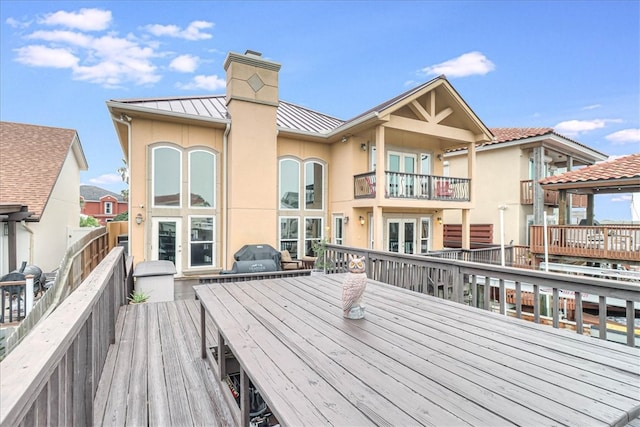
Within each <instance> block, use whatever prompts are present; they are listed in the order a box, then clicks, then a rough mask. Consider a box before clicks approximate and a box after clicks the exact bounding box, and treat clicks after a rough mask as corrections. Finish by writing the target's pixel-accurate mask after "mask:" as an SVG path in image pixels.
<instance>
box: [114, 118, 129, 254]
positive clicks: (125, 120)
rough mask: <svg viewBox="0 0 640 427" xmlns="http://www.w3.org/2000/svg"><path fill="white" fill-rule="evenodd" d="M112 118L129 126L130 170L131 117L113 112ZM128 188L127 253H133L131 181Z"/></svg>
mask: <svg viewBox="0 0 640 427" xmlns="http://www.w3.org/2000/svg"><path fill="white" fill-rule="evenodd" d="M111 119H112V120H113V121H114V122H118V123H121V124H123V125H125V126H126V127H127V168H128V169H129V172H130V171H131V169H130V167H131V117H129V116H127V115H126V114H121V115H120V118H117V117H115V116H114V115H113V114H111ZM129 180H131V177H129ZM127 189H128V190H129V203H128V205H129V220H128V221H127V253H128V254H130V255H131V254H133V252H131V238H132V237H133V236H132V235H131V232H132V227H131V222H132V220H133V218H134V217H133V215H132V214H133V194H131V181H129V182H127Z"/></svg>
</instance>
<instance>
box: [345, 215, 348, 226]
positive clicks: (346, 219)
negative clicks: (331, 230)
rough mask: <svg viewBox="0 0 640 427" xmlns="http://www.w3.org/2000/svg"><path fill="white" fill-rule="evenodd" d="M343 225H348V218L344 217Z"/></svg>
mask: <svg viewBox="0 0 640 427" xmlns="http://www.w3.org/2000/svg"><path fill="white" fill-rule="evenodd" d="M344 224H345V225H347V224H349V217H348V216H345V217H344Z"/></svg>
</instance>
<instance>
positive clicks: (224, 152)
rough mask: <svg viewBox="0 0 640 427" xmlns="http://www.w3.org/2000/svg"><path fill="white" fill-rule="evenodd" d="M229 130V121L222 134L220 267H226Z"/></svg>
mask: <svg viewBox="0 0 640 427" xmlns="http://www.w3.org/2000/svg"><path fill="white" fill-rule="evenodd" d="M230 131H231V123H227V125H226V127H225V128H224V135H223V136H222V201H223V203H224V207H223V209H222V260H221V261H222V263H221V264H222V268H223V269H226V268H227V246H228V244H229V243H228V241H227V238H228V235H229V231H228V228H229V227H228V224H227V218H228V213H227V210H228V203H229V201H228V200H227V198H228V188H227V187H228V185H229V179H228V177H227V166H228V165H227V162H228V153H227V150H228V144H229V132H230Z"/></svg>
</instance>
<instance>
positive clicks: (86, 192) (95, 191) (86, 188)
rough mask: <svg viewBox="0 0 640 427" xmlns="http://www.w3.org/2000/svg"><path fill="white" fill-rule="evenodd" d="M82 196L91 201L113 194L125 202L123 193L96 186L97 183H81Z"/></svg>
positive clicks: (118, 199)
mask: <svg viewBox="0 0 640 427" xmlns="http://www.w3.org/2000/svg"><path fill="white" fill-rule="evenodd" d="M80 196H81V197H82V198H83V199H84V200H85V201H89V202H99V201H100V199H101V198H103V197H105V196H111V197H113V198H115V199H116V200H117V201H119V202H124V201H125V200H124V198H123V197H122V194H118V193H114V192H113V191H109V190H105V189H104V188H100V187H96V186H95V185H81V186H80Z"/></svg>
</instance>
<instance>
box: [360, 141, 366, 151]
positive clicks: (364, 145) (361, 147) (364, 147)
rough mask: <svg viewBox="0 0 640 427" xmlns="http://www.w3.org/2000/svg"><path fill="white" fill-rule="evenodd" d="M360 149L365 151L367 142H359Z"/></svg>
mask: <svg viewBox="0 0 640 427" xmlns="http://www.w3.org/2000/svg"><path fill="white" fill-rule="evenodd" d="M360 149H361V150H362V151H367V144H365V143H364V142H363V143H362V144H360Z"/></svg>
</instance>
